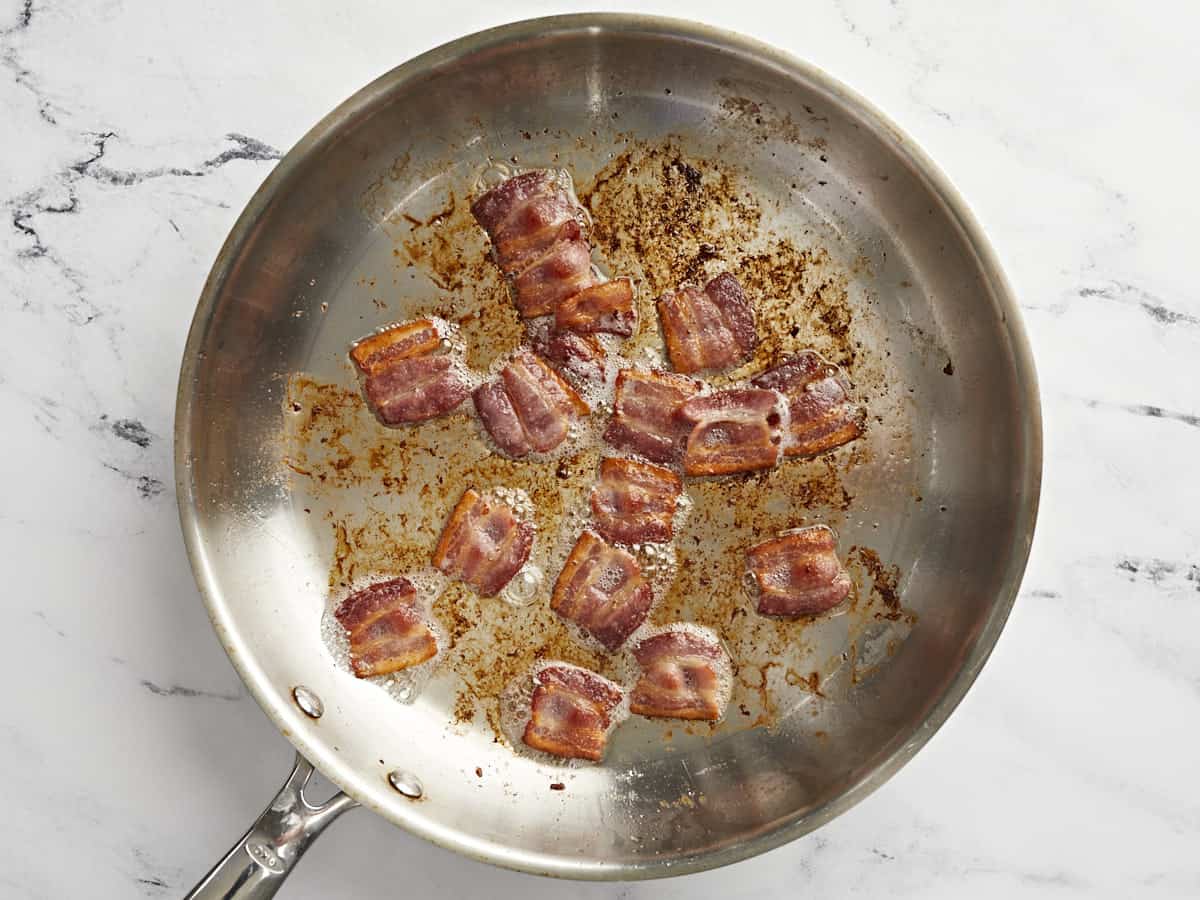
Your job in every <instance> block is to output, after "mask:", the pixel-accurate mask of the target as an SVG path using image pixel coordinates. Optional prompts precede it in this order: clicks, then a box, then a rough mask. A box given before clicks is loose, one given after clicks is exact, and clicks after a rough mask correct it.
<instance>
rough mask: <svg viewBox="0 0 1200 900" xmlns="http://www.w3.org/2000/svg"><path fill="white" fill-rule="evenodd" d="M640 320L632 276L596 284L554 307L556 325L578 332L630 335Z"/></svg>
mask: <svg viewBox="0 0 1200 900" xmlns="http://www.w3.org/2000/svg"><path fill="white" fill-rule="evenodd" d="M636 321H637V318H636V313H635V312H634V308H633V282H632V281H631V280H630V279H628V278H614V279H613V280H612V281H605V282H601V283H600V284H593V285H592V286H590V287H587V288H584V289H583V290H581V291H580V292H579V293H577V294H574V295H572V296H570V297H567V298H566V299H565V300H563V301H562V302H561V303H559V304H558V305H557V306H556V307H555V308H554V327H555V328H556V329H558V330H559V331H573V332H575V333H576V334H595V333H605V334H615V335H619V336H621V337H629V336H630V335H631V334H633V326H634V325H635V324H636Z"/></svg>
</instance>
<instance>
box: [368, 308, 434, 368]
mask: <svg viewBox="0 0 1200 900" xmlns="http://www.w3.org/2000/svg"><path fill="white" fill-rule="evenodd" d="M440 344H441V335H439V334H438V330H437V326H435V325H434V324H433V323H432V322H431V321H429V320H428V319H418V320H417V321H415V322H404V323H402V324H400V325H392V326H391V327H390V328H386V329H384V330H383V331H380V332H377V333H375V334H372V335H370V336H369V337H365V338H363V339H362V340H361V341H358V342H357V343H356V344H354V346H353V347H351V348H350V358H351V359H353V360H354V364H355V365H356V366H358V368H359V369H360V370H361V371H363V372H365V373H366V374H368V375H375V374H378V373H379V372H381V371H383V370H384V369H385V368H387V367H388V366H389V365H391V364H392V363H393V362H397V361H399V360H402V359H409V358H411V357H414V356H427V355H428V354H430V353H432V352H433V351H434V350H436V349H438V347H439V346H440Z"/></svg>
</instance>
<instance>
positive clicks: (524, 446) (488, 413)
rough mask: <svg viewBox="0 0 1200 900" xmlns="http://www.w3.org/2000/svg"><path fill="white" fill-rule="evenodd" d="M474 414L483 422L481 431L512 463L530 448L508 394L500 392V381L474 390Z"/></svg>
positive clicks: (501, 390) (502, 390)
mask: <svg viewBox="0 0 1200 900" xmlns="http://www.w3.org/2000/svg"><path fill="white" fill-rule="evenodd" d="M473 396H474V399H475V411H476V412H477V413H479V418H480V420H481V421H482V422H483V427H484V428H486V429H487V433H488V434H490V435H491V436H492V440H493V441H495V442H496V446H497V447H499V448H500V449H501V450H503V451H504V452H505V453H507V454H508V455H509V456H511V457H513V458H514V459H520V458H521V457H522V456H524V455H525V454H527V453H528V452H529V451H530V450H532V449H533V447H531V446H530V444H529V438H527V437H526V436H525V429H524V428H522V427H521V420H520V419H518V418H517V411H516V410H515V409H513V405H512V401H510V400H509V399H508V392H507V391H506V390H504V382H503V381H501V380H500V379H496V380H495V381H489V382H488V383H487V384H481V385H480V386H479V387H477V388H475V393H474V395H473Z"/></svg>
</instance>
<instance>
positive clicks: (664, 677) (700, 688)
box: [630, 628, 730, 721]
mask: <svg viewBox="0 0 1200 900" xmlns="http://www.w3.org/2000/svg"><path fill="white" fill-rule="evenodd" d="M633 655H634V657H635V658H636V659H637V662H638V665H639V666H641V669H642V674H641V677H640V678H638V682H637V684H636V685H635V686H634V688H633V693H632V694H631V695H630V710H631V711H632V712H634V713H636V714H637V715H639V716H664V717H669V718H672V719H707V720H709V721H715V720H716V719H719V718H721V714H722V713H723V712H724V711H725V702H726V700H727V699H728V696H727V691H726V690H723V688H724V685H723V684H722V675H723V674H724V673H727V672H728V671H729V666H730V663H729V656H728V654H726V653H725V650H724V648H722V647H721V644H720V643H719V642H718V641H717V640H716V639H715V638H712V637H708V636H706V635H703V634H700V633H697V632H695V631H690V630H685V629H682V628H673V629H671V630H669V631H663V632H660V633H658V634H655V635H652V636H651V637H648V638H646V639H645V640H643V641H642V642H641V643H639V644H638V645H637V646H636V647H634V648H633ZM725 677H728V676H727V675H726V676H725Z"/></svg>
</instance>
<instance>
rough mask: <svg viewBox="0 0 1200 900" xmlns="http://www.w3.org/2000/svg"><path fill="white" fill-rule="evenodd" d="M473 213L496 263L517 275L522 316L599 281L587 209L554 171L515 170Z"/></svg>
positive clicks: (549, 306) (544, 309) (551, 308)
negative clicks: (587, 230) (594, 268)
mask: <svg viewBox="0 0 1200 900" xmlns="http://www.w3.org/2000/svg"><path fill="white" fill-rule="evenodd" d="M471 212H472V213H473V214H474V215H475V219H476V221H478V222H479V224H480V225H482V226H483V228H484V229H485V230H486V231H487V233H488V235H489V237H491V239H492V248H493V251H494V255H495V259H496V263H497V264H498V265H499V266H500V268H501V269H503V270H504V273H505V274H506V275H508V276H510V277H512V278H513V288H514V290H515V292H516V301H517V309H518V310H519V311H520V313H521V315H522V316H524V317H526V318H532V317H534V316H544V315H547V314H548V313H552V312H554V309H555V307H556V306H557V305H558V303H559V302H560V301H562V300H566V299H567V298H569V297H571V296H572V295H574V294H576V293H578V292H579V291H582V290H584V289H585V288H588V287H590V286H591V285H593V284H595V283H596V277H595V275H594V273H593V272H592V260H591V252H592V248H591V245H590V244H589V243H588V240H587V235H586V234H585V233H584V230H583V223H585V222H586V221H587V214H586V213H585V212H584V211H583V208H582V207H580V206H579V205H578V203H577V202H576V201H575V199H574V197H573V196H572V195H571V193H570V191H569V190H568V189H567V187H566V186H565V185H564V184H563V183H562V182H561V180H560V178H559V177H558V176H556V175H555V174H554V173H552V172H548V171H545V170H538V171H533V172H525V173H522V174H521V175H516V176H514V177H512V178H510V179H508V180H507V181H505V182H504V183H502V184H500V185H498V186H497V187H495V188H492V190H490V191H488V192H487V193H486V194H484V195H483V196H481V197H479V198H478V199H477V200H476V201H475V202H474V203H473V204H472V205H471Z"/></svg>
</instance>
